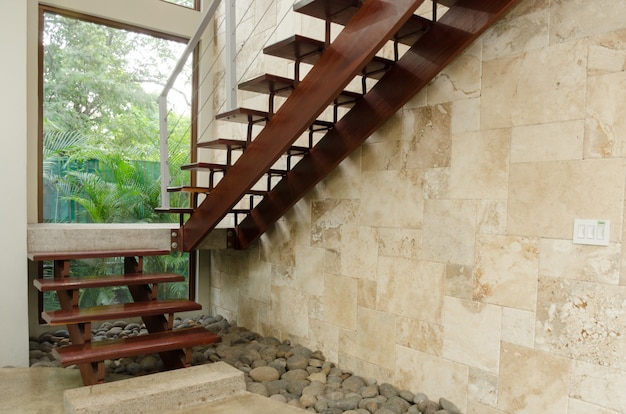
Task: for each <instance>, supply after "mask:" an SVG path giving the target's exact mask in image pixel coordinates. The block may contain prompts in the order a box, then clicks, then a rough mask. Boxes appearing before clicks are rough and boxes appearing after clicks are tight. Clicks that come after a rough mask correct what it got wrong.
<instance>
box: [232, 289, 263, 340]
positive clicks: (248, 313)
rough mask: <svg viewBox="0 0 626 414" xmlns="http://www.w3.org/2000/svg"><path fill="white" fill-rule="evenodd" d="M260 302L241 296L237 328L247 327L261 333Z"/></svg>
mask: <svg viewBox="0 0 626 414" xmlns="http://www.w3.org/2000/svg"><path fill="white" fill-rule="evenodd" d="M258 315H259V312H258V302H257V301H255V300H252V299H249V298H245V297H243V296H239V304H238V306H237V326H245V327H246V328H248V329H250V330H251V331H253V332H258V331H259V319H258Z"/></svg>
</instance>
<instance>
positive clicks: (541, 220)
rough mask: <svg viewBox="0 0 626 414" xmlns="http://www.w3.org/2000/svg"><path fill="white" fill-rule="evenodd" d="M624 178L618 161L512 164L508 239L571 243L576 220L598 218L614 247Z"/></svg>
mask: <svg viewBox="0 0 626 414" xmlns="http://www.w3.org/2000/svg"><path fill="white" fill-rule="evenodd" d="M625 175H626V170H625V168H624V161H623V160H617V159H615V160H584V161H559V162H543V163H534V164H526V163H524V164H511V173H510V183H509V186H510V187H509V188H510V191H509V199H508V218H507V233H509V234H520V235H525V236H538V237H544V238H553V239H569V240H571V239H572V230H573V227H574V219H575V218H598V219H600V218H601V219H609V220H611V241H617V240H618V239H619V237H621V231H622V226H621V222H622V218H621V217H622V208H623V205H624V202H623V198H624V195H623V191H621V190H620V191H615V189H622V188H624V176H625ZM599 200H602V202H601V203H600V202H598V201H599Z"/></svg>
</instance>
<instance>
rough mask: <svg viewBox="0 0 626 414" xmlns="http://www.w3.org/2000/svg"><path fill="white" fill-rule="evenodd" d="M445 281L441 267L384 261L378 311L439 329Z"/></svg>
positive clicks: (379, 286) (377, 303)
mask: <svg viewBox="0 0 626 414" xmlns="http://www.w3.org/2000/svg"><path fill="white" fill-rule="evenodd" d="M444 278H445V266H444V265H442V264H440V263H433V262H424V261H416V260H408V259H401V258H389V257H381V258H380V260H379V262H378V287H377V297H376V308H377V309H379V310H381V311H384V312H388V313H391V314H394V315H398V316H404V317H408V318H413V319H419V320H422V321H425V322H430V323H433V324H439V325H440V324H441V322H442V307H443V288H444Z"/></svg>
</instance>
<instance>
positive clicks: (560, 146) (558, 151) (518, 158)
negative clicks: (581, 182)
mask: <svg viewBox="0 0 626 414" xmlns="http://www.w3.org/2000/svg"><path fill="white" fill-rule="evenodd" d="M584 136H585V123H584V121H582V120H575V121H566V122H555V123H550V124H542V125H529V126H520V127H515V128H513V130H512V131H511V162H541V161H561V160H582V159H583V143H584Z"/></svg>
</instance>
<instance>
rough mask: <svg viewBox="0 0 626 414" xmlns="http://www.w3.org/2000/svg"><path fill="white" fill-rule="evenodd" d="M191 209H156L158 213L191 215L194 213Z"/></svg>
mask: <svg viewBox="0 0 626 414" xmlns="http://www.w3.org/2000/svg"><path fill="white" fill-rule="evenodd" d="M193 210H194V209H193V208H191V207H169V208H168V207H157V208H155V209H154V211H156V212H157V213H167V214H169V213H173V214H191V213H193Z"/></svg>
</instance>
